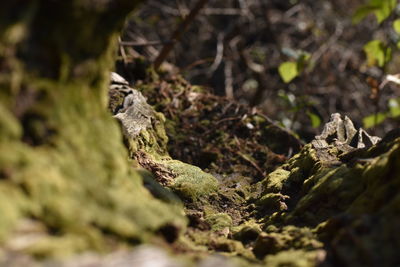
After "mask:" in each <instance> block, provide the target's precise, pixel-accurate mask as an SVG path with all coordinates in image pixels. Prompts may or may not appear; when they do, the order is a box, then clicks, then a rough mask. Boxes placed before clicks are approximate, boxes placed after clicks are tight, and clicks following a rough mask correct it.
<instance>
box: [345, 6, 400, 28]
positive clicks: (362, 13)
mask: <svg viewBox="0 0 400 267" xmlns="http://www.w3.org/2000/svg"><path fill="white" fill-rule="evenodd" d="M396 1H397V0H370V1H369V3H368V4H366V5H362V6H361V7H359V8H358V9H357V10H356V12H355V13H354V15H353V18H352V21H353V23H359V22H360V21H361V20H363V19H364V18H365V17H366V16H368V15H369V14H371V13H374V15H375V17H376V20H377V21H378V23H379V24H381V23H382V21H384V20H385V19H387V17H389V16H390V14H391V13H392V12H393V10H394V9H395V7H396Z"/></svg>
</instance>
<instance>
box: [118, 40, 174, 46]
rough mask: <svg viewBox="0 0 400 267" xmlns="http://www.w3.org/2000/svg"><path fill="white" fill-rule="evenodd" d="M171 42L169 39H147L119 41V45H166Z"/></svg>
mask: <svg viewBox="0 0 400 267" xmlns="http://www.w3.org/2000/svg"><path fill="white" fill-rule="evenodd" d="M170 43H172V42H171V41H148V42H130V41H121V42H119V44H120V45H123V46H152V45H166V44H170Z"/></svg>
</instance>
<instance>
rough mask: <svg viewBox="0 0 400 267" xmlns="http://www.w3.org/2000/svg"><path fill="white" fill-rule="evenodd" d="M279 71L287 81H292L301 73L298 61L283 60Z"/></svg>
mask: <svg viewBox="0 0 400 267" xmlns="http://www.w3.org/2000/svg"><path fill="white" fill-rule="evenodd" d="M278 71H279V75H280V76H281V78H282V80H283V81H284V82H285V83H289V82H291V81H292V80H293V79H294V78H296V77H297V76H298V75H299V70H298V65H297V62H283V63H282V64H281V65H279V69H278Z"/></svg>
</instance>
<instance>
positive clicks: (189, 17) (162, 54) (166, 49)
mask: <svg viewBox="0 0 400 267" xmlns="http://www.w3.org/2000/svg"><path fill="white" fill-rule="evenodd" d="M207 2H208V0H199V1H198V2H197V4H196V5H195V6H194V8H193V9H192V10H191V11H190V13H189V15H187V16H186V17H185V18H184V20H183V21H182V23H181V24H180V25H179V26H178V28H177V29H176V30H175V31H174V33H173V34H172V37H171V43H169V44H166V45H165V46H164V47H163V48H162V50H161V52H160V54H159V55H158V57H157V58H156V59H155V61H154V69H155V70H158V69H159V68H160V66H161V64H162V63H163V62H164V60H165V59H166V58H167V56H168V54H169V53H170V52H171V50H172V49H173V48H174V45H175V43H176V42H178V41H179V40H180V38H181V37H182V34H183V33H184V32H185V31H186V30H187V28H188V26H189V25H190V23H192V22H193V20H194V19H195V18H196V16H197V14H199V12H200V10H201V9H202V8H203V7H204V6H205V5H206V4H207Z"/></svg>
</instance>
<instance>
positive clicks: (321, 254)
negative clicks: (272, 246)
mask: <svg viewBox="0 0 400 267" xmlns="http://www.w3.org/2000/svg"><path fill="white" fill-rule="evenodd" d="M325 255H326V254H325V251H323V250H317V251H305V250H293V249H290V250H287V251H282V252H279V253H278V254H276V255H269V256H267V257H266V258H265V265H266V266H271V267H282V266H285V267H311V266H319V265H320V263H321V262H323V261H324V259H325Z"/></svg>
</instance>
